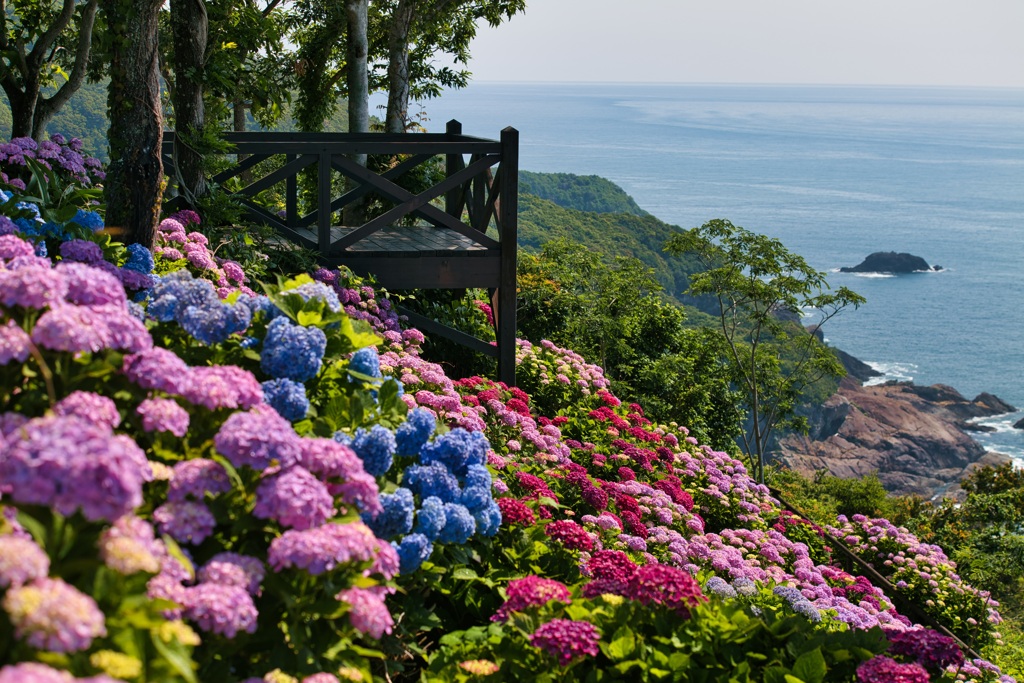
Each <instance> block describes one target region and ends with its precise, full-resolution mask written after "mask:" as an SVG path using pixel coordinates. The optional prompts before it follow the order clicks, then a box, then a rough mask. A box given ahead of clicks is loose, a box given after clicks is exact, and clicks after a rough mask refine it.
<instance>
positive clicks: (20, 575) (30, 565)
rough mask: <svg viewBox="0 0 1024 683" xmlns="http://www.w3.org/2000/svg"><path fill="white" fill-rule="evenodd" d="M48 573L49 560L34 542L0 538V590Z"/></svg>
mask: <svg viewBox="0 0 1024 683" xmlns="http://www.w3.org/2000/svg"><path fill="white" fill-rule="evenodd" d="M49 573H50V558H49V557H48V556H47V555H46V553H45V552H44V551H43V549H42V548H40V547H39V546H38V545H37V544H36V542H35V541H33V540H32V539H30V538H23V537H21V536H14V535H12V534H9V535H6V536H0V588H7V587H17V586H20V585H22V584H25V583H28V582H29V581H32V580H33V579H41V578H43V577H45V576H47V575H48V574H49Z"/></svg>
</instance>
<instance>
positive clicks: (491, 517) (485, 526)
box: [473, 501, 501, 536]
mask: <svg viewBox="0 0 1024 683" xmlns="http://www.w3.org/2000/svg"><path fill="white" fill-rule="evenodd" d="M473 519H474V521H476V530H477V531H478V532H479V533H480V535H481V536H494V535H495V534H497V533H498V529H500V528H501V508H499V507H498V505H497V503H495V502H494V501H491V504H490V505H488V506H486V507H484V508H482V509H480V510H478V511H477V512H474V513H473Z"/></svg>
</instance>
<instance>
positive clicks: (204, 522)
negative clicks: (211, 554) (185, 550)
mask: <svg viewBox="0 0 1024 683" xmlns="http://www.w3.org/2000/svg"><path fill="white" fill-rule="evenodd" d="M153 521H154V522H156V524H157V527H158V528H159V529H160V533H163V534H168V535H169V536H170V537H171V538H173V539H174V540H176V541H178V542H180V543H192V544H194V545H199V544H200V543H202V542H203V541H205V540H206V537H207V536H209V535H210V534H212V533H213V529H214V527H215V526H217V520H216V518H215V517H214V516H213V513H212V512H210V508H208V507H206V505H205V504H203V503H198V502H196V501H192V500H181V501H171V502H167V503H164V504H163V505H161V506H160V507H158V508H157V509H156V510H153Z"/></svg>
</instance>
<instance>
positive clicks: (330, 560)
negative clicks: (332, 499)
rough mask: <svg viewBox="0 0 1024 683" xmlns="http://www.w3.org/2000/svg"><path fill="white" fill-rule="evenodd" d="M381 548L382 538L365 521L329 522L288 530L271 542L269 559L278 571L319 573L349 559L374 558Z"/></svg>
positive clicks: (360, 560) (269, 562) (361, 560)
mask: <svg viewBox="0 0 1024 683" xmlns="http://www.w3.org/2000/svg"><path fill="white" fill-rule="evenodd" d="M380 548H381V541H380V540H379V539H378V538H377V537H376V536H374V535H373V532H372V531H370V528H369V527H368V526H366V525H365V524H363V523H362V522H353V523H350V524H333V523H329V524H324V525H323V526H319V527H315V528H313V529H305V530H298V529H290V530H288V531H286V532H284V533H283V534H281V536H280V537H278V538H275V539H274V540H273V541H271V542H270V548H269V549H268V551H267V563H268V564H269V565H270V567H271V568H272V569H273V570H274V571H275V572H279V571H281V570H282V569H286V568H288V567H294V568H296V569H303V570H305V571H306V572H308V573H310V574H312V575H314V576H317V575H319V574H323V573H325V572H329V571H331V570H333V569H334V568H335V567H337V566H339V565H342V564H345V563H347V562H353V561H355V562H366V561H368V560H372V559H374V556H375V555H376V554H377V553H378V551H379V549H380ZM389 549H390V547H389Z"/></svg>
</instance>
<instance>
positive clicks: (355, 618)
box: [337, 588, 395, 639]
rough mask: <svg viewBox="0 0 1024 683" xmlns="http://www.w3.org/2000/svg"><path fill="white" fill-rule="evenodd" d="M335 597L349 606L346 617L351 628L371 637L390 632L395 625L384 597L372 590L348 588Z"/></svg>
mask: <svg viewBox="0 0 1024 683" xmlns="http://www.w3.org/2000/svg"><path fill="white" fill-rule="evenodd" d="M337 598H338V600H339V601H341V602H346V603H348V604H349V605H350V606H351V609H350V610H349V612H348V619H349V621H350V622H351V624H352V628H354V629H355V630H357V631H359V632H360V633H364V634H366V635H368V636H370V637H372V638H378V639H379V638H380V637H381V636H383V635H384V634H385V633H391V629H392V627H393V626H394V625H395V622H394V620H393V619H392V618H391V612H389V611H388V607H387V605H385V604H384V599H383V598H382V597H381V596H380V595H379V594H378V593H377V592H376V591H373V590H368V589H366V588H349V589H347V590H343V591H341V592H340V593H338V595H337Z"/></svg>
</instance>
